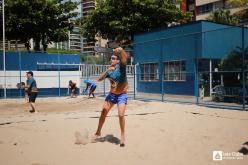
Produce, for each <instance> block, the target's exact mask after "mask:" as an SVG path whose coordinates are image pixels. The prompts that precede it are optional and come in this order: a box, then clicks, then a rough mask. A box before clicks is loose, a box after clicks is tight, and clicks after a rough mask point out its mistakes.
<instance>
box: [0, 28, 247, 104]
mask: <svg viewBox="0 0 248 165" xmlns="http://www.w3.org/2000/svg"><path fill="white" fill-rule="evenodd" d="M177 33H178V34H177ZM159 35H161V36H162V37H160V38H155V39H150V40H146V39H144V38H142V39H140V40H135V41H134V43H133V44H132V45H131V47H133V48H134V50H133V53H132V54H131V56H134V62H131V61H129V65H128V67H127V72H128V82H129V97H131V98H134V99H140V100H146V101H150V100H157V101H165V102H166V101H168V102H180V103H190V104H198V105H203V106H211V107H218V108H221V107H223V108H231V109H247V108H248V106H247V104H248V95H247V93H248V92H247V89H248V29H247V28H245V27H237V26H222V27H219V28H213V27H211V28H210V30H209V29H208V30H204V29H203V30H202V31H195V32H183V34H179V31H175V34H174V35H169V34H166V33H165V34H162V33H161V34H159ZM163 36H164V37H163ZM129 46H130V45H129ZM111 54H112V52H111V51H108V52H98V53H97V54H96V55H94V56H93V55H91V54H88V55H87V54H76V55H64V54H60V53H57V54H53V55H50V54H46V55H45V54H41V53H40V54H39V53H35V54H30V53H24V52H7V53H6V71H5V72H4V71H3V62H2V59H3V56H2V55H3V54H2V53H0V56H1V57H0V59H1V64H0V69H1V72H0V73H1V74H0V78H1V80H0V98H4V87H6V96H7V98H13V97H20V98H22V97H23V96H24V91H23V90H22V89H18V88H17V84H18V83H20V82H25V81H26V77H25V72H26V71H28V70H33V71H34V77H35V79H36V81H37V84H38V87H39V96H40V97H41V96H66V95H69V90H68V82H69V80H72V81H74V82H76V83H77V87H78V91H77V92H78V94H79V95H80V94H83V90H84V89H85V87H86V84H84V80H86V79H92V80H95V79H96V78H97V77H98V76H99V74H100V73H102V72H103V71H105V70H106V68H107V67H108V65H109V59H110V56H111ZM97 86H98V87H97V89H96V93H97V94H98V95H106V93H108V92H109V86H110V85H109V82H108V81H107V80H105V81H103V82H100V83H97Z"/></svg>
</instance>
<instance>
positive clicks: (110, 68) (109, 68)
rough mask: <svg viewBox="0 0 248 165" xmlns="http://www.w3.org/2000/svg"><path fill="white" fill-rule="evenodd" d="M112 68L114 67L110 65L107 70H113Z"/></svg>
mask: <svg viewBox="0 0 248 165" xmlns="http://www.w3.org/2000/svg"><path fill="white" fill-rule="evenodd" d="M114 69H115V67H113V66H110V67H108V69H107V71H108V72H110V71H112V70H114Z"/></svg>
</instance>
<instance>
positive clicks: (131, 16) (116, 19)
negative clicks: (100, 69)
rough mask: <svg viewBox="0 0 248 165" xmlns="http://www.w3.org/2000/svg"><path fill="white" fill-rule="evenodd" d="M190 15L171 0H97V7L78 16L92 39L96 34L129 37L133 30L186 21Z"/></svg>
mask: <svg viewBox="0 0 248 165" xmlns="http://www.w3.org/2000/svg"><path fill="white" fill-rule="evenodd" d="M189 17H190V14H189V13H183V12H181V11H180V9H178V8H177V7H176V6H175V4H174V2H173V0H98V3H97V6H96V10H93V11H92V12H91V13H89V15H88V16H87V17H84V18H83V19H82V20H81V32H82V35H83V36H84V37H85V38H87V40H88V41H95V39H96V36H101V37H102V38H105V39H111V40H118V41H132V37H133V35H134V34H135V33H139V32H148V31H151V30H153V29H155V28H160V27H167V26H168V25H169V24H170V23H172V22H185V21H187V20H188V19H189Z"/></svg>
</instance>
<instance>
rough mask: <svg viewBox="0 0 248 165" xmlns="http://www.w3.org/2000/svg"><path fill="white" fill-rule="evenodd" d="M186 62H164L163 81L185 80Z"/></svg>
mask: <svg viewBox="0 0 248 165" xmlns="http://www.w3.org/2000/svg"><path fill="white" fill-rule="evenodd" d="M185 66H186V62H185V61H169V62H165V63H164V80H165V81H186V67H185Z"/></svg>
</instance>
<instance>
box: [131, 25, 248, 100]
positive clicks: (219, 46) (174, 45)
mask: <svg viewBox="0 0 248 165" xmlns="http://www.w3.org/2000/svg"><path fill="white" fill-rule="evenodd" d="M220 29H221V30H220ZM210 31H211V32H210ZM245 31H246V32H245V42H246V44H245V45H246V46H248V32H247V31H248V30H247V29H245ZM237 46H239V47H241V28H240V27H235V26H228V25H222V24H216V23H212V22H209V21H197V22H194V23H190V24H185V25H181V26H176V27H171V28H167V29H162V30H160V31H154V32H150V33H142V34H138V35H135V36H134V62H135V63H136V64H142V63H159V74H160V76H159V77H160V80H159V81H156V82H145V81H140V78H138V82H137V83H138V84H137V87H138V88H137V90H138V91H140V92H152V93H161V92H162V84H161V80H162V77H161V75H162V73H163V62H166V61H173V60H185V61H186V72H187V78H186V81H164V82H163V83H164V84H163V86H164V89H163V91H164V93H168V94H183V95H196V94H197V93H198V84H197V83H195V82H197V81H196V80H195V79H196V78H195V72H196V70H197V68H196V67H197V66H196V62H195V61H196V59H199V58H206V59H209V58H211V59H220V58H224V57H225V56H226V55H227V54H228V53H229V52H230V51H231V50H232V49H235V48H236V47H237ZM138 67H140V65H138ZM137 74H140V70H139V69H137Z"/></svg>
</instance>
